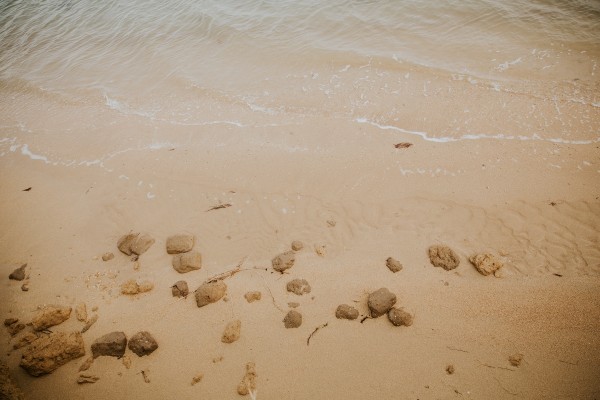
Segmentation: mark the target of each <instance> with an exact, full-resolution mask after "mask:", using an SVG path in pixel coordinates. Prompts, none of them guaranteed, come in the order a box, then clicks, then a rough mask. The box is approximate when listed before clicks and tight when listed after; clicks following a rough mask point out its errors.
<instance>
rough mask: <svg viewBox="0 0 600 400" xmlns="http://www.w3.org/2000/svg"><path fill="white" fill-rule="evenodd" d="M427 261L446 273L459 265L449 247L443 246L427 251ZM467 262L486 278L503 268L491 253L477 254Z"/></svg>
mask: <svg viewBox="0 0 600 400" xmlns="http://www.w3.org/2000/svg"><path fill="white" fill-rule="evenodd" d="M428 254H429V260H430V261H431V264H433V265H434V266H435V267H440V268H443V269H445V270H446V271H451V270H453V269H455V268H457V267H458V266H459V265H460V258H459V256H458V254H456V252H455V251H454V250H452V249H451V248H450V247H448V246H445V245H435V246H431V247H430V248H429V249H428ZM469 261H470V262H471V264H473V266H474V267H475V269H476V270H477V271H478V272H479V273H480V274H482V275H484V276H488V275H491V274H494V275H496V276H498V274H497V272H498V271H499V270H500V268H502V267H503V266H504V263H503V262H502V260H500V258H499V257H498V256H496V255H494V254H491V253H479V254H474V255H472V256H471V257H469Z"/></svg>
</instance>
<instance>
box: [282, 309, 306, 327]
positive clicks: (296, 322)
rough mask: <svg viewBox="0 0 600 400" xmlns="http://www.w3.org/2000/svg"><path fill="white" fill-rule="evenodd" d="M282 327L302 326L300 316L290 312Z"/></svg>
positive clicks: (293, 311)
mask: <svg viewBox="0 0 600 400" xmlns="http://www.w3.org/2000/svg"><path fill="white" fill-rule="evenodd" d="M283 325H284V326H285V327H286V328H288V329H289V328H298V327H299V326H300V325H302V314H300V313H299V312H298V311H296V310H290V311H289V312H288V313H287V315H286V316H285V318H284V319H283Z"/></svg>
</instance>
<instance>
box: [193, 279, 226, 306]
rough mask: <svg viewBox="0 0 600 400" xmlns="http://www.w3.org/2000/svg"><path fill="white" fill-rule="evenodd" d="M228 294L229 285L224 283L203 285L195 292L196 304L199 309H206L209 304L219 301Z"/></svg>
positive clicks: (217, 282)
mask: <svg viewBox="0 0 600 400" xmlns="http://www.w3.org/2000/svg"><path fill="white" fill-rule="evenodd" d="M226 292H227V285H226V284H225V282H223V281H216V282H210V283H203V284H202V285H200V287H199V288H198V289H196V291H195V292H194V293H195V294H196V304H197V305H198V307H204V306H205V305H207V304H210V303H214V302H217V301H219V300H220V299H221V298H222V297H223V296H225V293H226Z"/></svg>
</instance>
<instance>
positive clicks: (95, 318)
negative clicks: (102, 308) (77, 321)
mask: <svg viewBox="0 0 600 400" xmlns="http://www.w3.org/2000/svg"><path fill="white" fill-rule="evenodd" d="M96 321H98V314H94V315H92V318H90V319H89V320H88V321H87V322H86V323H85V325H84V326H83V328H81V333H85V332H87V331H88V329H90V328H91V327H92V325H94V324H95V323H96Z"/></svg>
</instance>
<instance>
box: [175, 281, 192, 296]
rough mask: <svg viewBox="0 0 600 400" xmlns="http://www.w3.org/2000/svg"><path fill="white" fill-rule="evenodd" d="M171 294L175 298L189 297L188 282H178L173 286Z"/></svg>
mask: <svg viewBox="0 0 600 400" xmlns="http://www.w3.org/2000/svg"><path fill="white" fill-rule="evenodd" d="M171 293H172V294H173V297H187V295H188V294H189V293H190V290H189V289H188V284H187V282H186V281H177V282H175V283H174V284H173V286H171Z"/></svg>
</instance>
